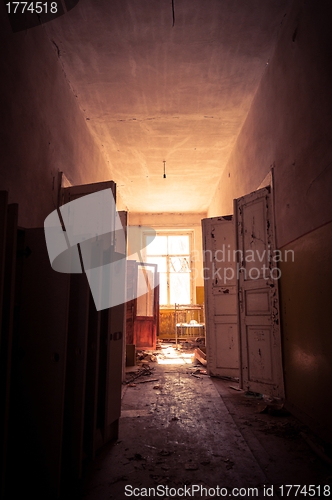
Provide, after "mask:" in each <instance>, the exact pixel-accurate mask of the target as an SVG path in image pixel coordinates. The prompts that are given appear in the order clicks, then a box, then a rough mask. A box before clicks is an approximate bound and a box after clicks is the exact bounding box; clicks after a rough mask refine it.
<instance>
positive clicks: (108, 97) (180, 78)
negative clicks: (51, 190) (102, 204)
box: [45, 0, 290, 212]
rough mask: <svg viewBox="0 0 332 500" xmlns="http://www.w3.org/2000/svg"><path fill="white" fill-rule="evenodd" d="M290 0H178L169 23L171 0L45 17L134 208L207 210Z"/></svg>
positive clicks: (108, 1) (106, 3)
mask: <svg viewBox="0 0 332 500" xmlns="http://www.w3.org/2000/svg"><path fill="white" fill-rule="evenodd" d="M289 3H290V0H200V1H198V0H174V14H175V24H174V26H172V24H173V17H172V1H171V0H80V2H79V3H78V5H77V6H76V7H75V8H74V9H72V10H71V11H70V12H68V13H67V14H65V15H64V16H62V17H60V18H58V19H56V20H55V21H53V22H51V23H48V24H47V25H45V26H46V29H47V32H48V34H49V37H50V39H51V40H52V41H53V42H54V47H55V46H57V48H58V51H59V52H58V53H59V57H60V61H61V63H62V65H63V68H64V71H65V74H66V76H67V78H68V80H69V82H70V85H71V88H72V89H73V91H74V93H75V95H77V97H78V101H79V104H80V107H81V109H82V112H83V113H84V116H85V118H86V120H87V124H88V127H89V128H90V130H91V132H92V134H93V135H94V136H95V137H96V139H97V142H98V143H99V145H100V147H101V149H102V151H103V153H104V154H105V157H106V159H107V161H108V162H109V165H110V177H111V178H112V179H113V180H114V181H115V182H116V183H117V189H118V192H119V193H120V195H121V197H122V199H123V201H124V202H125V204H126V205H127V207H128V209H129V210H130V211H131V212H204V211H205V210H206V209H207V207H208V205H209V201H210V199H211V197H212V195H213V193H214V190H215V188H216V186H217V182H218V180H219V178H220V175H221V173H222V171H223V169H224V168H225V166H226V164H227V159H228V158H229V155H230V152H231V150H232V148H233V146H234V143H235V140H236V138H237V135H238V134H239V131H240V129H241V126H242V124H243V122H244V120H245V118H246V115H247V113H248V110H249V108H250V104H251V102H252V100H253V97H254V94H255V91H256V89H257V86H258V84H259V81H260V79H261V77H262V75H263V72H264V69H265V67H266V64H267V62H268V60H269V58H270V57H271V55H272V53H273V48H274V45H275V42H276V39H277V35H278V33H279V30H280V25H281V23H282V20H283V18H284V15H285V13H286V10H287V8H288V5H289ZM163 160H166V173H167V178H166V179H163ZM91 168H93V166H91ZM101 180H105V179H101Z"/></svg>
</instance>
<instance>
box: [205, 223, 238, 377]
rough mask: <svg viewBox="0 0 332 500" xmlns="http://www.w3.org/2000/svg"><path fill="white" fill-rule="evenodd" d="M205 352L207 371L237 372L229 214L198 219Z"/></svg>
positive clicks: (232, 237)
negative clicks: (200, 228) (201, 254)
mask: <svg viewBox="0 0 332 500" xmlns="http://www.w3.org/2000/svg"><path fill="white" fill-rule="evenodd" d="M202 231H203V256H204V297H205V317H206V354H207V369H208V373H209V375H212V376H213V375H216V376H229V377H238V376H239V344H238V315H237V284H236V264H235V260H234V250H235V226H234V220H233V216H232V215H229V216H225V217H213V218H210V219H203V220H202Z"/></svg>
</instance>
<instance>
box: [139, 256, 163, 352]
mask: <svg viewBox="0 0 332 500" xmlns="http://www.w3.org/2000/svg"><path fill="white" fill-rule="evenodd" d="M136 270H137V271H136V274H137V279H136V286H137V299H136V308H135V318H134V344H135V345H136V348H137V349H155V348H156V341H157V321H158V315H159V307H158V305H159V304H158V303H157V299H158V297H157V293H156V291H155V287H156V286H157V285H158V283H157V280H158V273H157V264H147V263H143V262H137V263H136ZM145 290H147V292H146V293H144V291H145Z"/></svg>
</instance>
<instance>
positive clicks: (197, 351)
mask: <svg viewBox="0 0 332 500" xmlns="http://www.w3.org/2000/svg"><path fill="white" fill-rule="evenodd" d="M202 349H203V348H202ZM202 349H200V348H199V347H197V349H195V351H194V356H195V358H196V359H197V360H198V361H199V362H200V363H202V365H204V366H206V365H207V361H206V354H205V352H203V350H202Z"/></svg>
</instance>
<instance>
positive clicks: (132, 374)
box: [124, 364, 153, 387]
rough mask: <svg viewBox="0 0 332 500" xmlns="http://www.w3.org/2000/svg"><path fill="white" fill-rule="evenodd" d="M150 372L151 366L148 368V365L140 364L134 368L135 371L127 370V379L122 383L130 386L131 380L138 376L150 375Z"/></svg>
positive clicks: (151, 370)
mask: <svg viewBox="0 0 332 500" xmlns="http://www.w3.org/2000/svg"><path fill="white" fill-rule="evenodd" d="M152 372H153V368H150V366H149V365H147V364H146V365H142V368H139V369H138V370H136V371H135V372H132V371H131V372H128V373H127V375H129V377H130V378H129V379H128V380H126V381H125V382H124V383H125V384H127V385H129V386H130V387H132V385H130V384H132V382H134V380H136V379H138V378H140V377H149V376H150V375H152Z"/></svg>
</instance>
